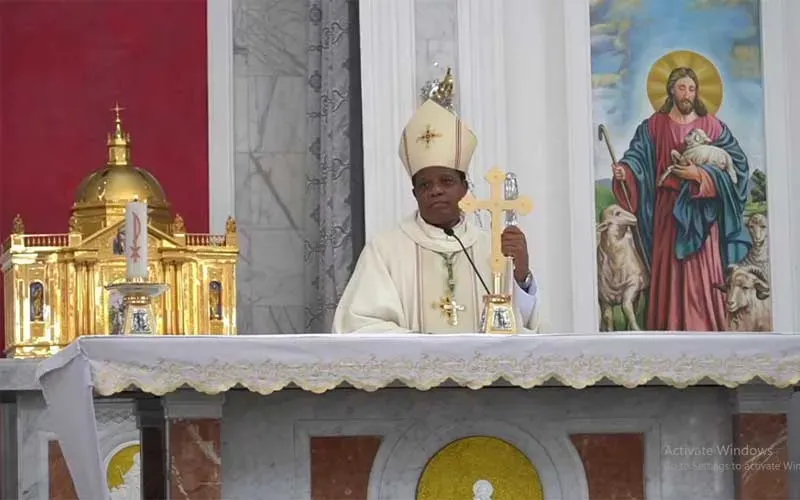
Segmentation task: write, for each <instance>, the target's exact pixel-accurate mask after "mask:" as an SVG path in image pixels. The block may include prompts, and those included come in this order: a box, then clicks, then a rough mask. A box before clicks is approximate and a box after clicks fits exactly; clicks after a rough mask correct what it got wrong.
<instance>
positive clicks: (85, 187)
mask: <svg viewBox="0 0 800 500" xmlns="http://www.w3.org/2000/svg"><path fill="white" fill-rule="evenodd" d="M121 110H122V108H120V107H119V106H118V105H117V106H115V107H114V109H113V111H115V112H116V119H115V123H114V133H113V135H112V134H109V135H108V163H107V164H106V166H105V167H103V168H101V169H99V170H96V171H94V172H92V173H91V174H89V176H88V177H86V178H85V179H84V180H83V181H82V182H81V183H80V185H79V186H78V192H77V195H76V197H75V204H74V205H73V215H74V216H75V219H76V220H77V223H78V227H80V230H81V233H83V234H84V235H89V234H92V233H95V232H96V231H98V230H100V229H102V228H103V227H106V226H108V225H111V224H113V223H115V222H117V221H118V220H120V219H124V217H125V207H126V206H127V204H128V203H129V202H131V201H146V202H147V205H148V210H149V212H150V218H151V223H152V224H153V225H154V226H156V227H158V228H160V229H168V227H169V224H170V222H171V221H172V217H171V216H170V206H169V202H168V201H167V197H166V194H165V193H164V188H162V187H161V184H159V182H158V180H156V178H155V177H153V175H152V174H151V173H150V172H148V171H147V170H145V169H143V168H139V167H135V166H133V165H132V164H131V163H130V157H131V155H130V144H131V136H130V134H128V133H126V132H125V131H124V130H123V129H122V121H121V120H120V117H119V112H120V111H121Z"/></svg>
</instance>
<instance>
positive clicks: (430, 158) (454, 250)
mask: <svg viewBox="0 0 800 500" xmlns="http://www.w3.org/2000/svg"><path fill="white" fill-rule="evenodd" d="M476 145H477V138H476V136H475V134H474V133H473V132H472V131H471V130H470V129H469V127H468V126H467V125H466V124H465V123H464V122H463V121H462V120H461V119H460V118H459V117H458V116H457V115H455V114H454V113H452V112H451V111H449V110H448V109H446V108H444V107H442V106H441V105H439V104H438V103H436V102H435V101H434V100H428V101H426V102H425V103H424V104H423V105H422V106H421V107H420V108H419V109H418V110H417V112H416V113H415V114H414V116H412V117H411V119H410V120H409V122H408V124H407V125H406V127H405V128H404V129H403V132H402V135H401V137H400V147H399V155H400V159H401V161H402V163H403V165H404V167H405V169H406V172H407V173H408V175H409V177H410V180H411V188H412V193H413V195H414V198H415V199H416V201H417V210H416V211H415V212H414V213H413V214H410V215H409V216H408V217H407V218H406V219H405V220H403V221H401V222H400V224H399V225H398V226H397V227H396V228H393V229H390V230H388V231H386V232H384V233H382V234H378V235H377V236H375V237H374V239H372V240H371V241H369V242H368V243H367V244H366V246H365V247H364V250H363V251H362V253H361V255H360V257H359V259H358V263H357V264H356V267H355V269H354V270H353V274H352V275H351V277H350V281H349V282H348V284H347V287H346V288H345V291H344V293H343V294H342V298H341V300H340V302H339V305H338V307H337V310H336V314H335V317H334V324H333V330H334V332H336V333H403V332H415V333H430V334H446V333H472V332H478V331H480V330H479V328H480V316H481V312H482V310H483V296H484V295H486V294H487V288H486V286H485V283H487V282H488V281H487V280H489V279H490V278H491V277H492V275H493V269H492V268H491V267H490V263H491V259H490V256H492V254H493V252H492V250H493V248H492V244H493V242H492V234H491V233H490V231H486V230H483V229H481V227H480V226H479V225H478V224H477V223H476V220H475V216H474V214H471V213H470V214H468V213H465V212H464V211H463V210H461V208H460V207H459V202H460V201H461V200H462V199H463V198H464V197H465V196H466V195H467V193H468V183H467V171H468V169H469V164H470V161H471V159H472V154H473V152H474V151H475V147H476ZM494 244H495V246H496V245H497V240H495V242H494ZM462 245H463V247H462ZM500 250H501V252H502V254H503V255H504V256H506V257H510V258H511V260H513V277H514V284H513V289H514V290H513V295H514V301H515V304H516V309H517V314H518V315H519V317H518V318H517V320H518V324H520V325H522V326H523V327H524V328H523V330H528V331H537V330H538V327H539V314H538V305H539V289H538V285H537V283H536V279H535V277H534V276H533V274H532V273H531V270H530V262H529V255H528V246H527V242H526V239H525V234H524V233H523V232H522V230H521V229H519V228H518V227H516V226H509V227H508V228H506V229H504V230H503V231H502V234H501V237H500ZM468 257H469V258H468ZM470 259H471V260H472V261H473V262H474V263H475V266H476V267H477V271H478V272H477V273H476V272H475V270H474V269H473V268H472V265H471V264H470ZM489 293H491V292H489Z"/></svg>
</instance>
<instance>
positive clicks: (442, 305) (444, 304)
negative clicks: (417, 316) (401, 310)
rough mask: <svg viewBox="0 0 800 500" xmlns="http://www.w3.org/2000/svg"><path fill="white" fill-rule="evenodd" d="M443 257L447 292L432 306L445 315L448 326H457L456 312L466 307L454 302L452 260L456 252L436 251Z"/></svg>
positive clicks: (454, 280) (454, 288) (454, 287)
mask: <svg viewBox="0 0 800 500" xmlns="http://www.w3.org/2000/svg"><path fill="white" fill-rule="evenodd" d="M437 253H438V254H439V255H441V256H442V258H443V259H444V265H445V266H446V267H447V293H446V294H445V296H444V297H442V298H441V299H439V301H438V302H434V304H433V307H434V308H436V309H439V311H440V312H441V313H442V315H443V316H446V317H447V322H448V323H449V324H450V326H458V313H459V312H460V311H464V310H466V307H464V306H462V305H461V304H459V303H458V302H456V298H455V295H456V279H455V276H453V262H454V260H455V257H456V253H451V254H444V253H441V252H437Z"/></svg>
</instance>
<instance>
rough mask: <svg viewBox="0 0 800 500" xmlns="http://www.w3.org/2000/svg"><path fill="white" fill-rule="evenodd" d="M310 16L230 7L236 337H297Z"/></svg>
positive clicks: (273, 2)
mask: <svg viewBox="0 0 800 500" xmlns="http://www.w3.org/2000/svg"><path fill="white" fill-rule="evenodd" d="M307 9H308V3H307V2H298V1H296V0H233V15H234V17H233V23H234V26H233V37H234V44H233V45H234V47H233V51H234V77H233V78H234V81H233V93H234V96H233V100H234V112H233V115H234V116H233V122H234V136H235V139H234V141H235V163H234V178H235V212H236V221H237V224H238V230H239V243H240V247H241V254H240V255H241V257H240V260H239V266H238V269H237V277H236V278H237V288H238V298H237V300H238V304H237V321H238V324H237V328H238V331H239V334H240V335H241V334H252V333H259V334H263V333H297V332H302V331H303V326H304V318H303V304H304V300H303V219H304V217H303V213H304V202H305V189H306V177H305V163H306V155H307V150H308V147H309V145H308V134H307V127H306V87H307V82H306V69H307V62H306V57H307V55H306V30H307V23H308V22H309V14H308V12H307Z"/></svg>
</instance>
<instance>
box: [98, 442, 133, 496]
mask: <svg viewBox="0 0 800 500" xmlns="http://www.w3.org/2000/svg"><path fill="white" fill-rule="evenodd" d="M140 452H141V446H140V445H139V444H130V445H128V446H125V447H124V448H122V449H121V450H118V451H117V452H116V453H114V456H113V457H111V460H110V461H109V462H108V468H107V469H106V481H108V488H109V489H110V490H115V489H118V488H120V487H122V486H123V485H127V483H128V482H129V481H128V479H129V478H130V477H132V476H138V475H139V474H140V472H141V471H140V470H138V468H139V467H140V463H141V460H140V459H139V453H140ZM132 469H133V470H132ZM127 486H130V485H127Z"/></svg>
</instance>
